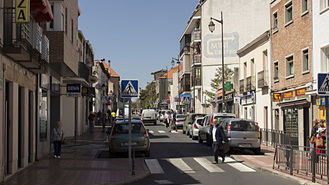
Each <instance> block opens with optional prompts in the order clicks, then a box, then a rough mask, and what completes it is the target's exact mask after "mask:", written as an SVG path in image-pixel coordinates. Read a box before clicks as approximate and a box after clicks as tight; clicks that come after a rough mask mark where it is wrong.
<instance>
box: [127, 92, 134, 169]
mask: <svg viewBox="0 0 329 185" xmlns="http://www.w3.org/2000/svg"><path fill="white" fill-rule="evenodd" d="M128 120H129V141H128V152H129V154H128V156H129V164H130V166H131V175H135V168H134V166H135V164H134V161H133V159H132V155H131V154H132V146H131V145H132V143H131V130H132V124H131V98H129V117H128Z"/></svg>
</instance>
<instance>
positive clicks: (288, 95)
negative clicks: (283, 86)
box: [283, 91, 294, 98]
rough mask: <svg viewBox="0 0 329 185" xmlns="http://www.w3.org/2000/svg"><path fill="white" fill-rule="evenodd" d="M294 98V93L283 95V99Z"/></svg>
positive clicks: (289, 92)
mask: <svg viewBox="0 0 329 185" xmlns="http://www.w3.org/2000/svg"><path fill="white" fill-rule="evenodd" d="M293 96H294V91H288V92H284V93H283V98H291V97H293Z"/></svg>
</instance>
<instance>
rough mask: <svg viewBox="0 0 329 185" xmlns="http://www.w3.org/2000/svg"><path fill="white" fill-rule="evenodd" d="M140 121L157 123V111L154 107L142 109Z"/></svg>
mask: <svg viewBox="0 0 329 185" xmlns="http://www.w3.org/2000/svg"><path fill="white" fill-rule="evenodd" d="M142 122H143V123H144V124H145V123H153V124H154V125H156V124H157V112H156V111H155V110H154V109H144V110H143V112H142Z"/></svg>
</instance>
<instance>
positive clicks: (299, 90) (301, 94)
mask: <svg viewBox="0 0 329 185" xmlns="http://www.w3.org/2000/svg"><path fill="white" fill-rule="evenodd" d="M305 94H306V88H302V89H297V90H296V96H303V95H305Z"/></svg>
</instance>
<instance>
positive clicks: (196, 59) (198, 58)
mask: <svg viewBox="0 0 329 185" xmlns="http://www.w3.org/2000/svg"><path fill="white" fill-rule="evenodd" d="M201 58H202V57H201V54H199V55H193V64H194V65H197V64H201Z"/></svg>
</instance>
